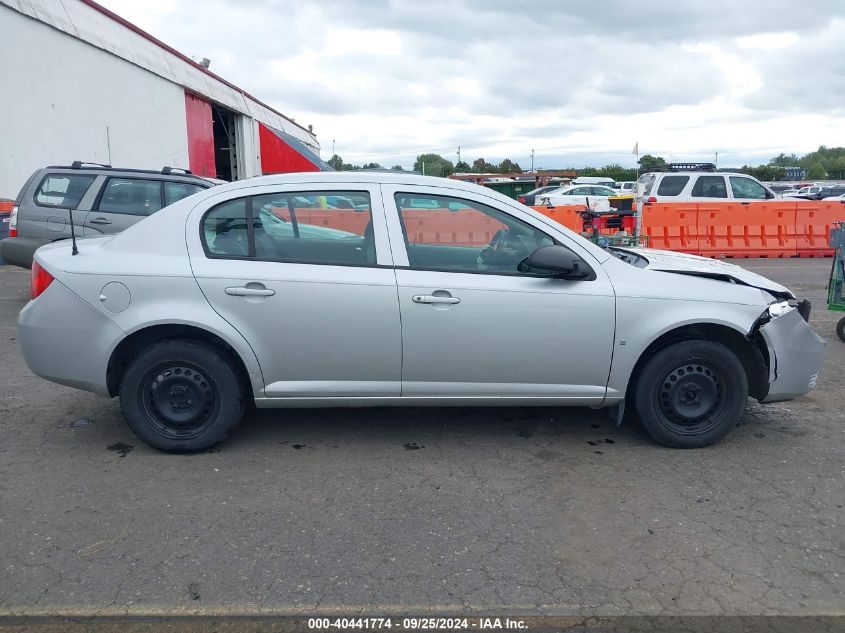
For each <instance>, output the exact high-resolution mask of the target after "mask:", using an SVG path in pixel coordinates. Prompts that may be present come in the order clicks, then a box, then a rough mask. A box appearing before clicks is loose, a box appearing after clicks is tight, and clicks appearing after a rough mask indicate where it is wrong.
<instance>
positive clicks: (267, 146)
mask: <svg viewBox="0 0 845 633" xmlns="http://www.w3.org/2000/svg"><path fill="white" fill-rule="evenodd" d="M258 141H259V143H260V144H261V173H263V174H287V173H292V172H297V171H320V168H319V167H318V166H317V165H315V164H314V163H312V162H311V161H310V160H308V159H307V158H305V156H303V155H302V154H301V153H299V152H298V151H296V150H295V149H294V148H293V147H291V146H290V145H288V144H287V143H285V141H284V140H282V139H281V138H280V137H279V135H278V134H276V133H275V132H273V130H271V129H270V128H268V127H267V126H266V125H264V124H263V123H259V124H258Z"/></svg>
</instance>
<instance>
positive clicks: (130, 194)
mask: <svg viewBox="0 0 845 633" xmlns="http://www.w3.org/2000/svg"><path fill="white" fill-rule="evenodd" d="M161 207H162V181H161V180H158V179H151V178H136V177H129V176H109V177H108V178H106V182H105V184H104V185H103V188H102V189H101V190H100V193H99V195H98V196H97V199H96V200H95V201H94V204H93V206H92V207H91V210H90V211H89V212H88V214H87V215H86V216H85V226H84V228H83V234H84V235H86V236H89V235H103V234H110V233H120V232H121V231H123V230H124V229H128V228H129V227H130V226H132V225H133V224H135V223H136V222H140V221H141V220H142V219H143V218H145V217H147V216H148V215H151V214H153V213H155V212H156V211H159V210H160V209H161Z"/></svg>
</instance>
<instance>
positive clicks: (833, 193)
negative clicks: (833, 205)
mask: <svg viewBox="0 0 845 633" xmlns="http://www.w3.org/2000/svg"><path fill="white" fill-rule="evenodd" d="M843 193H845V185H834V186H833V187H825V188H824V189H822V190H821V191H819V192H818V193H817V194H815V195H813V196H811V197H810V199H811V200H825V199H826V198H836V197H838V196H841V195H842V194H843Z"/></svg>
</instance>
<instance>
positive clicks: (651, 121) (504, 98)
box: [101, 0, 845, 168]
mask: <svg viewBox="0 0 845 633" xmlns="http://www.w3.org/2000/svg"><path fill="white" fill-rule="evenodd" d="M101 2H102V4H104V5H105V6H106V7H108V8H109V9H111V10H112V11H115V12H116V13H118V14H119V15H121V16H123V17H125V18H127V19H128V20H130V21H132V22H134V23H135V24H137V25H138V26H140V27H141V28H143V29H145V30H147V31H149V32H150V33H152V34H153V35H155V36H156V37H158V38H159V39H161V40H163V41H165V42H167V43H168V44H170V45H171V46H173V47H175V48H177V49H178V50H180V51H182V52H183V53H185V54H187V55H190V56H193V57H195V58H197V59H198V58H201V57H208V58H210V59H211V69H212V70H213V71H215V72H216V73H218V74H219V75H221V76H222V77H224V78H226V79H228V80H229V81H231V82H233V83H235V84H237V85H239V86H240V87H242V88H244V89H245V90H247V91H248V92H251V93H252V94H253V95H255V96H256V97H257V98H259V99H261V100H263V101H265V102H267V103H269V104H270V105H272V106H274V107H275V108H277V109H278V110H280V111H281V112H283V113H285V114H286V115H288V116H291V117H293V118H295V119H296V121H297V122H298V123H302V124H308V123H311V124H313V125H314V131H315V132H316V134H317V136H318V139H319V141H320V143H321V145H322V148H323V151H322V154H323V157H324V158H329V157H330V156H331V149H332V141H333V140H334V142H335V147H336V151H337V153H338V154H340V155H341V156H342V157H343V158H344V160H345V161H347V162H352V163H363V162H371V161H374V162H378V163H381V164H383V165H386V166H391V165H394V164H400V165H403V166H405V167H410V166H411V165H412V164H413V161H414V157H415V156H416V155H417V154H420V153H422V152H427V151H434V152H437V153H441V154H443V155H444V156H446V157H447V158H450V159H451V160H453V161H454V160H456V152H457V148H458V146H461V156H462V158H463V159H464V160H468V162H471V161H472V160H473V159H475V158H478V157H484V158H485V159H487V160H488V161H491V162H493V161H495V162H498V161H499V160H501V159H502V158H505V157H509V158H511V159H512V160H516V161H517V162H519V163H520V164H521V165H522V166H523V167H528V166H529V165H530V163H531V160H530V157H529V156H530V152H531V150H532V149H534V150H535V159H534V160H535V163H534V164H535V166H537V167H549V168H550V167H562V166H573V167H580V166H584V165H601V164H605V163H608V162H619V163H622V164H623V165H630V166H633V165H634V163H635V157H634V155H633V154H632V149H633V147H634V144H635V143H637V142H639V148H640V153H641V154H645V153H651V154H657V155H662V156H665V157H667V158H672V159H675V160H712V159H713V157H714V153H715V152H719V164H720V166H731V165H741V164H743V163H746V162H753V163H755V164H756V163H757V162H765V161H766V160H767V159H768V158H770V157H771V156H773V155H776V154H778V153H780V152H782V151H783V152H787V153H788V152H793V151H794V152H797V153H804V152H808V151H811V150H813V149H815V148H816V147H818V146H819V145H822V144H824V145H843V144H845V116H843V115H845V2H841V1H837V0H832V1H829V2H824V1H809V0H803V1H802V2H794V1H790V2H779V1H778V0H765V1H760V2H754V1H744V2H741V3H740V2H733V1H730V0H710V1H708V2H680V1H677V0H654V1H652V2H649V3H638V2H630V1H626V0H610V1H606V2H586V1H584V0H580V1H577V2H564V1H561V0H533V1H532V2H528V3H521V2H514V1H513V0H465V1H463V2H461V1H460V0H445V1H444V0H407V1H405V0H319V1H318V0H311V1H308V0H240V1H239V2H237V3H234V2H228V1H226V0H206V1H204V2H202V3H201V4H200V3H198V2H196V1H195V0H146V1H145V2H137V1H136V0H101Z"/></svg>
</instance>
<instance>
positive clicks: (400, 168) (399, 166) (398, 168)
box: [391, 165, 405, 171]
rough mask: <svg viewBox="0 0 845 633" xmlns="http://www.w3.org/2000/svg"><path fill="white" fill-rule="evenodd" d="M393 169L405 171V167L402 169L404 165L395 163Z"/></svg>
mask: <svg viewBox="0 0 845 633" xmlns="http://www.w3.org/2000/svg"><path fill="white" fill-rule="evenodd" d="M391 169H392V170H393V171H405V170H404V169H402V165H394V166H393V167H391Z"/></svg>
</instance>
